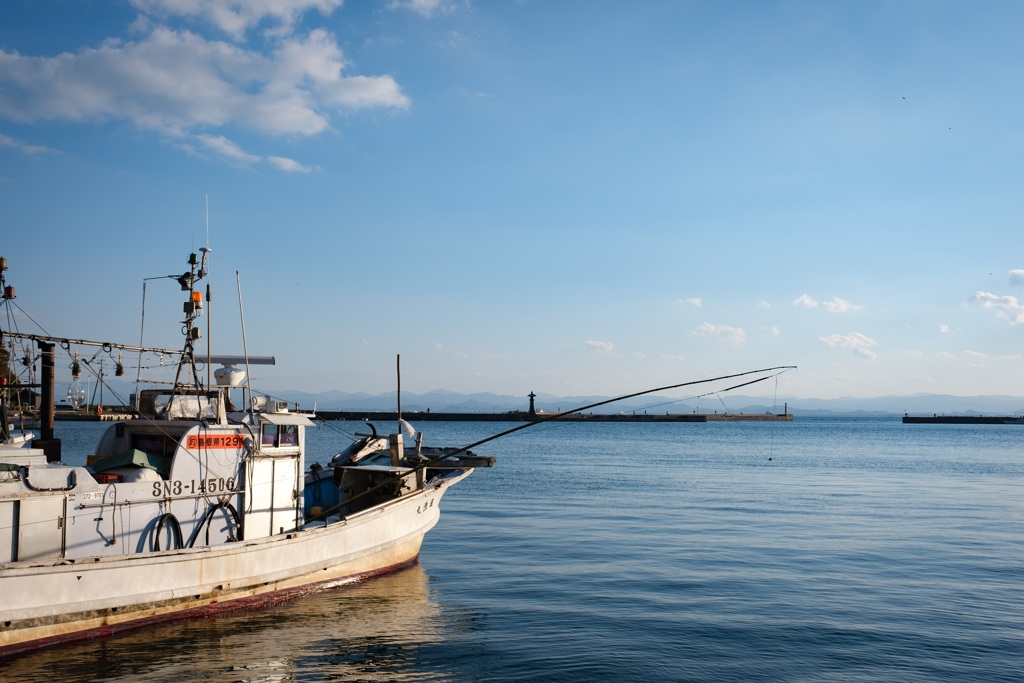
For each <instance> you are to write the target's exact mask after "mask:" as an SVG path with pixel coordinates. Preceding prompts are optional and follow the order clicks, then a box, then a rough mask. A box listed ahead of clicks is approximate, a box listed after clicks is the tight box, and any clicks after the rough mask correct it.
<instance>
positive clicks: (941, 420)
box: [903, 415, 1024, 425]
mask: <svg viewBox="0 0 1024 683" xmlns="http://www.w3.org/2000/svg"><path fill="white" fill-rule="evenodd" d="M903 424H905V425H908V424H919V425H921V424H925V425H928V424H930V425H1005V424H1024V420H1022V419H1021V418H1019V417H1010V416H1006V415H1003V416H999V415H987V416H984V415H932V416H925V415H904V416H903Z"/></svg>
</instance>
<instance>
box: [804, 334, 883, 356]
mask: <svg viewBox="0 0 1024 683" xmlns="http://www.w3.org/2000/svg"><path fill="white" fill-rule="evenodd" d="M818 341H820V342H821V343H822V344H824V345H825V346H827V347H829V348H832V349H853V352H854V353H855V354H857V355H858V356H860V357H861V358H867V359H869V360H874V359H875V358H877V357H878V354H876V353H875V352H874V351H871V350H870V348H871V347H873V346H878V342H876V341H875V340H874V339H872V338H871V337H868V336H867V335H864V334H861V333H860V332H851V333H850V334H833V335H829V336H828V337H818Z"/></svg>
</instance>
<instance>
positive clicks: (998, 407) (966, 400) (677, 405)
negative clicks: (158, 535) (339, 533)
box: [274, 391, 1024, 417]
mask: <svg viewBox="0 0 1024 683" xmlns="http://www.w3.org/2000/svg"><path fill="white" fill-rule="evenodd" d="M274 395H275V396H277V397H278V398H279V399H281V400H285V401H288V402H290V403H298V404H299V405H300V407H301V408H302V409H304V410H308V409H312V408H313V406H314V405H315V406H316V407H317V408H318V409H320V410H354V411H361V410H367V411H370V410H388V411H390V410H394V409H395V406H396V405H397V400H396V395H395V392H389V393H384V394H376V395H373V394H367V393H346V392H343V391H328V392H323V393H319V394H311V393H305V392H298V391H281V392H274ZM608 398H610V397H607V396H553V395H550V394H538V395H537V397H536V399H535V405H536V407H537V410H543V411H546V412H559V411H563V410H571V409H573V408H578V407H580V406H584V405H589V404H592V403H598V402H600V401H604V400H607V399H608ZM723 401H724V403H723V402H722V401H718V400H716V399H714V398H712V397H707V398H703V399H700V400H697V401H692V400H691V401H678V400H677V399H673V398H669V397H664V396H643V397H640V398H635V399H627V400H624V401H618V402H616V403H613V404H610V405H607V406H602V407H600V408H596V409H594V410H593V411H592V412H599V413H629V412H641V411H646V412H649V413H677V414H678V413H716V412H718V413H723V412H729V413H747V414H750V413H766V412H774V413H781V412H783V410H785V409H788V411H789V412H790V413H791V414H793V415H794V416H798V417H799V416H805V417H813V416H864V417H879V416H901V415H903V414H909V415H936V414H938V415H1021V414H1024V397H1020V396H950V395H946V394H913V395H909V396H880V397H876V398H833V399H818V398H796V397H780V398H778V399H777V401H776V400H773V399H771V398H767V397H763V396H741V395H728V396H725V397H723ZM529 406H530V401H529V399H528V398H527V397H525V396H521V397H520V396H508V395H500V394H492V393H477V394H458V393H454V392H450V391H431V392H428V393H425V394H412V393H406V392H403V393H402V411H403V412H409V413H412V412H418V411H427V410H430V411H433V412H453V413H503V412H508V411H513V410H523V411H525V410H527V409H528V408H529Z"/></svg>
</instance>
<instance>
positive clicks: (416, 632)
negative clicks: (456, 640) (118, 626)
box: [3, 564, 474, 683]
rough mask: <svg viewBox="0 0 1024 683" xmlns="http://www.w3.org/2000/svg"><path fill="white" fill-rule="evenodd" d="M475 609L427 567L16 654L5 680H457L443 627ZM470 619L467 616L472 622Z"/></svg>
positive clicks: (452, 629) (456, 624) (451, 627)
mask: <svg viewBox="0 0 1024 683" xmlns="http://www.w3.org/2000/svg"><path fill="white" fill-rule="evenodd" d="M472 621H474V618H473V617H472V615H470V614H467V613H465V612H462V613H460V611H459V610H457V609H456V610H449V609H442V608H441V606H439V605H438V604H437V603H436V602H434V601H433V600H432V599H431V597H430V591H429V588H428V577H427V575H426V573H425V572H424V570H423V568H422V567H421V566H420V565H419V564H416V565H413V566H411V567H409V568H407V569H404V570H401V571H398V572H394V573H392V574H388V575H385V576H380V577H377V578H374V579H370V580H367V581H363V582H358V583H353V584H350V585H347V586H342V587H339V588H336V589H334V590H328V591H323V592H320V593H315V594H311V595H306V596H303V597H300V598H297V599H295V600H291V601H288V602H284V603H281V604H279V605H276V606H274V607H270V608H266V609H261V610H256V611H250V612H236V613H227V614H224V615H221V616H216V617H214V618H211V619H200V620H195V621H181V622H175V623H170V624H164V625H161V626H157V627H151V628H147V629H146V630H144V631H137V632H129V633H126V634H122V635H118V636H113V637H110V638H100V639H93V640H89V641H83V642H80V643H74V644H69V645H65V646H61V647H56V648H50V649H43V650H39V651H36V652H33V653H30V654H26V655H22V656H16V657H14V658H12V659H11V660H9V661H6V662H4V664H3V678H4V679H5V680H16V681H20V682H22V683H36V682H42V681H45V682H46V683H52V681H55V680H57V681H62V682H64V681H94V680H103V681H106V682H110V681H132V682H133V683H134V682H135V681H138V680H145V681H147V683H162V682H164V681H193V680H195V681H245V682H256V681H292V680H363V681H423V680H451V679H452V674H453V672H452V671H451V670H445V668H446V664H445V662H446V660H447V659H448V657H449V656H450V654H451V652H450V651H448V648H447V646H446V643H445V638H446V635H447V634H452V633H460V632H465V631H466V630H472V623H471V622H472ZM467 622H469V623H467Z"/></svg>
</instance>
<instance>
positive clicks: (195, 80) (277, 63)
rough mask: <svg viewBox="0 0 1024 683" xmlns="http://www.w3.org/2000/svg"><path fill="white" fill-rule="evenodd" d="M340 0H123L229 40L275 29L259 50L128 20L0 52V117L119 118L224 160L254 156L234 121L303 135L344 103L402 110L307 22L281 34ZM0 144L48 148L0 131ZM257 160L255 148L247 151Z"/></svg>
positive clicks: (402, 100) (388, 91)
mask: <svg viewBox="0 0 1024 683" xmlns="http://www.w3.org/2000/svg"><path fill="white" fill-rule="evenodd" d="M340 4H341V2H340V0H252V1H248V0H210V1H204V2H200V0H134V5H135V7H136V8H138V9H139V10H141V11H143V12H148V13H151V14H154V15H156V16H155V18H157V19H165V18H168V17H185V18H191V19H195V18H199V19H203V20H207V21H209V22H211V23H213V24H215V25H216V26H218V27H219V28H220V29H222V30H223V31H225V32H226V33H227V34H229V35H230V36H232V37H233V38H235V39H240V38H241V37H242V34H244V32H245V31H246V30H247V29H249V28H251V27H254V26H256V25H260V26H263V25H265V22H266V21H267V20H270V21H275V22H277V23H278V24H279V25H280V26H281V27H284V28H286V29H287V30H280V31H278V32H276V33H275V34H274V36H273V37H272V38H271V40H270V45H271V46H272V48H271V49H270V50H269V51H265V52H261V51H257V50H255V49H251V48H250V47H247V46H246V45H245V44H244V43H238V42H231V41H225V40H211V39H208V38H206V37H204V36H203V35H200V34H199V33H195V32H193V31H190V30H186V29H176V28H171V27H169V26H166V25H161V24H157V23H154V21H152V18H146V19H145V20H140V21H138V22H136V26H137V27H143V26H144V27H146V28H147V29H149V32H148V33H146V34H144V35H142V36H141V37H140V38H138V39H137V40H130V41H126V40H121V39H118V38H111V39H108V40H106V41H104V42H103V43H102V44H100V45H98V46H96V47H84V48H80V49H79V50H78V51H76V52H65V53H62V54H60V55H56V56H53V57H46V56H43V57H30V56H24V55H21V54H19V53H18V52H13V51H6V50H0V92H3V93H4V96H3V97H2V98H0V118H6V119H9V120H13V121H18V122H25V123H36V122H41V121H69V122H74V123H87V124H95V123H102V122H106V121H126V122H128V123H129V124H131V125H133V126H135V127H136V128H138V129H141V130H150V131H158V132H160V133H161V134H163V135H166V136H169V137H170V138H171V139H172V140H175V141H176V142H179V143H181V142H182V141H185V146H187V143H188V141H190V140H191V141H195V140H199V141H200V143H201V144H202V145H203V146H205V147H208V148H211V149H212V148H213V147H214V146H213V145H211V144H210V141H211V140H217V141H219V143H218V144H219V146H220V149H221V151H222V152H223V153H224V155H225V156H226V157H227V158H230V159H233V160H235V161H240V162H242V163H254V161H255V159H253V158H247V157H246V154H245V153H242V152H241V151H240V149H238V147H237V146H235V147H234V149H233V150H231V149H229V146H230V145H229V143H230V141H229V140H228V137H227V136H229V135H231V131H232V129H233V128H234V127H241V128H245V129H248V130H250V131H255V132H257V133H261V134H264V135H270V136H282V135H286V136H313V135H318V134H320V133H323V132H324V131H326V130H328V129H329V128H330V127H331V121H332V117H334V116H336V115H337V114H338V113H339V112H342V111H345V110H354V109H379V108H385V109H396V110H400V109H405V108H407V107H409V105H410V101H409V99H408V97H406V96H405V95H404V94H403V93H402V90H401V88H400V87H399V85H398V83H397V82H396V81H395V80H394V78H392V77H391V76H388V75H380V76H364V75H358V74H351V73H349V71H350V65H349V63H348V62H347V61H346V59H345V57H344V55H343V54H342V51H341V48H340V47H339V45H338V43H337V40H336V38H335V36H334V35H333V34H332V33H330V32H329V31H327V30H325V29H322V28H318V29H313V30H311V31H309V32H308V33H306V34H304V35H292V32H291V29H292V27H293V24H294V22H295V21H296V20H297V19H298V18H299V17H300V16H301V15H302V14H304V13H306V12H308V11H311V10H319V11H320V12H322V13H323V14H325V15H326V14H329V13H330V12H332V11H333V10H334V9H336V8H337V7H338V6H340ZM0 145H3V146H10V147H16V148H19V149H21V150H22V151H25V152H26V153H36V152H40V151H47V150H46V148H45V147H37V146H29V145H24V144H22V143H19V142H18V141H16V140H14V139H12V138H8V137H3V138H0ZM257 158H259V159H264V157H263V156H262V155H261V156H259V157H257ZM265 160H267V161H269V162H270V163H272V164H274V165H275V166H276V167H278V168H279V169H281V170H284V171H288V172H295V171H306V170H309V169H307V168H306V167H305V166H303V165H302V164H301V163H300V162H297V161H293V160H290V159H285V158H283V157H265Z"/></svg>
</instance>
